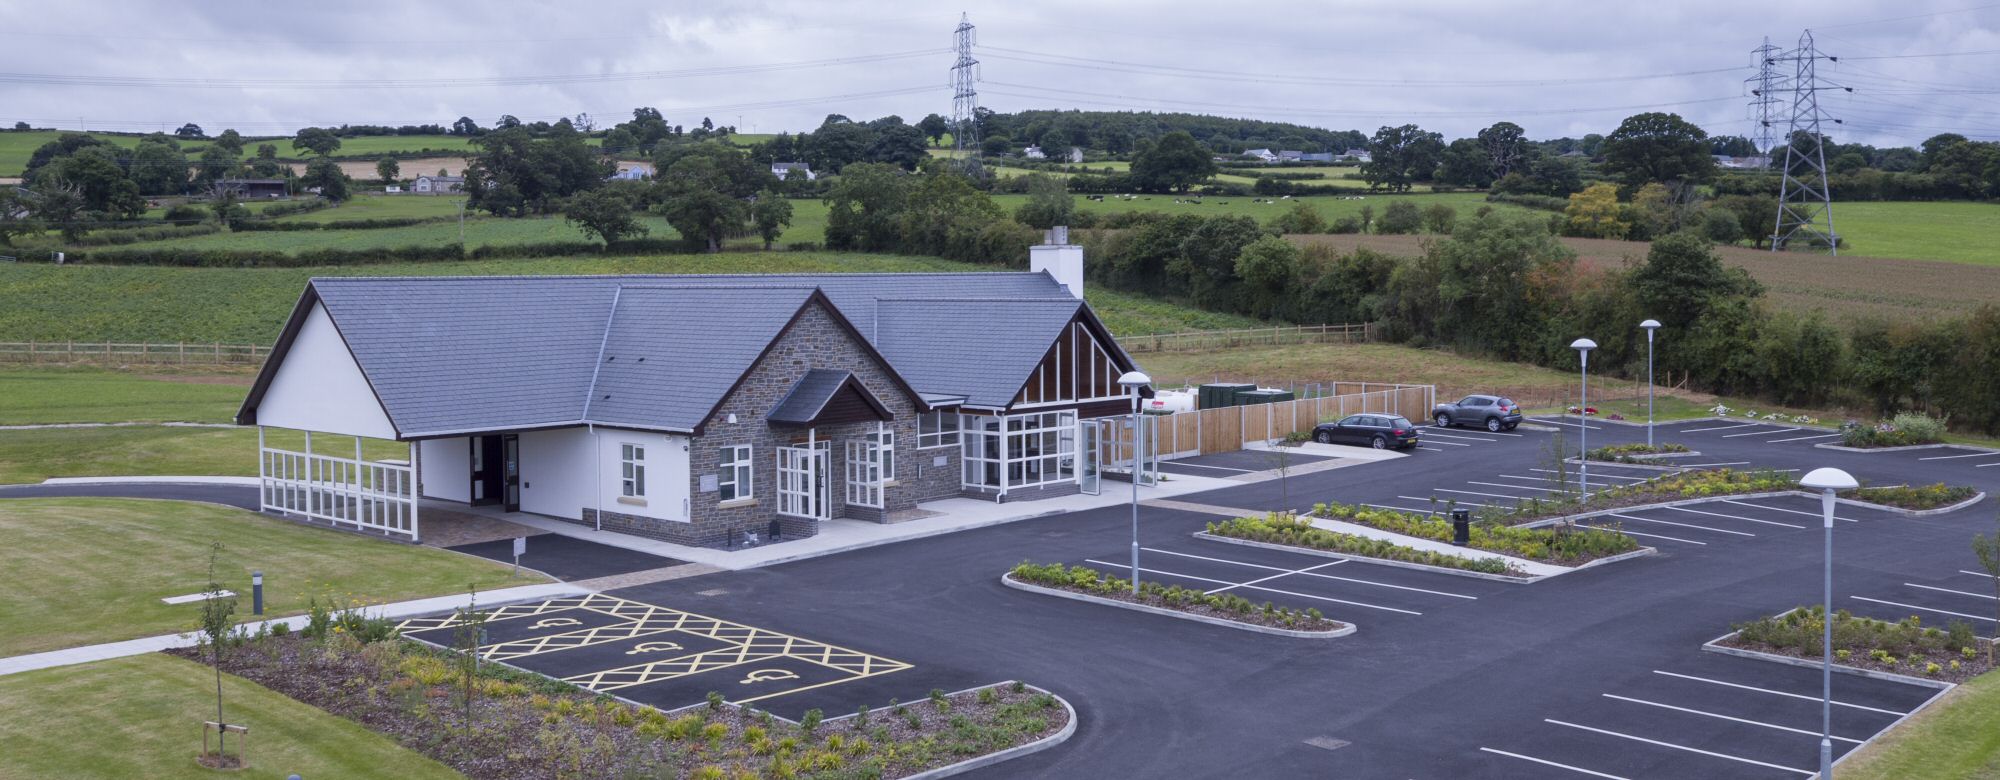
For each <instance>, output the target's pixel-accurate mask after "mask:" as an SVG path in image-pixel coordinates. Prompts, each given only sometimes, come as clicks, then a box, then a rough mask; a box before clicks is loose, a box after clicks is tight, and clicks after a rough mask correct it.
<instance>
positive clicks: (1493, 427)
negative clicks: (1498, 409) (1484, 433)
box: [1486, 417, 1500, 433]
mask: <svg viewBox="0 0 2000 780" xmlns="http://www.w3.org/2000/svg"><path fill="white" fill-rule="evenodd" d="M1486 430H1489V431H1492V432H1494V433H1499V432H1500V418H1498V417H1488V418H1486Z"/></svg>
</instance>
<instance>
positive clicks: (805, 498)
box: [777, 442, 833, 520]
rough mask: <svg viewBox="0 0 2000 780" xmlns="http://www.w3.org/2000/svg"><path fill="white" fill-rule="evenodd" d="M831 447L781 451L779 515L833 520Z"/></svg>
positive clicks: (824, 444)
mask: <svg viewBox="0 0 2000 780" xmlns="http://www.w3.org/2000/svg"><path fill="white" fill-rule="evenodd" d="M826 448H827V443H826V442H819V443H818V445H817V446H813V447H779V448H777V449H778V513H779V514H785V515H791V516H793V517H805V518H811V519H813V520H826V519H829V518H831V517H832V516H833V515H832V508H833V507H832V505H833V485H832V480H831V479H829V475H828V474H827V472H828V471H830V470H831V469H829V468H828V461H829V460H831V459H830V458H829V457H827V455H828V453H827V449H826Z"/></svg>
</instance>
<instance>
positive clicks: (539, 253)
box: [68, 238, 699, 268]
mask: <svg viewBox="0 0 2000 780" xmlns="http://www.w3.org/2000/svg"><path fill="white" fill-rule="evenodd" d="M697 250H699V247H695V246H691V245H690V244H688V243H687V242H684V241H682V240H680V239H665V238H662V239H634V240H631V241H620V242H618V243H616V244H612V245H610V246H608V247H607V246H605V245H603V244H599V243H594V242H589V241H548V242H542V243H534V244H498V245H488V246H480V247H475V248H473V249H471V250H467V249H466V248H465V247H464V245H462V244H457V243H451V244H444V245H441V246H393V247H373V248H368V249H337V248H326V249H307V250H302V251H299V252H283V251H278V250H271V249H200V248H188V247H161V248H152V249H125V250H108V251H93V252H71V253H69V256H68V261H69V262H73V263H95V264H98V265H157V266H177V267H182V268H298V267H305V266H316V265H369V264H376V263H407V262H434V261H449V260H468V259H469V260H485V259H502V258H530V257H567V256H572V255H599V254H656V253H662V252H692V251H697Z"/></svg>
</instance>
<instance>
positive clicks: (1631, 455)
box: [1584, 444, 1689, 463]
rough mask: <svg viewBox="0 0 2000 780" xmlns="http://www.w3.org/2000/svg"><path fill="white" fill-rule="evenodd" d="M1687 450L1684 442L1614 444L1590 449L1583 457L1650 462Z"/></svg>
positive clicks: (1613, 461)
mask: <svg viewBox="0 0 2000 780" xmlns="http://www.w3.org/2000/svg"><path fill="white" fill-rule="evenodd" d="M1688 451H1689V450H1688V448H1687V445H1685V444H1614V445H1612V446H1609V447H1598V448H1597V449H1594V450H1591V451H1590V452H1588V453H1585V455H1584V457H1587V458H1589V459H1591V460H1601V461H1608V462H1611V463H1652V462H1653V460H1654V459H1655V458H1657V457H1659V456H1661V455H1679V454H1683V453H1686V452H1688Z"/></svg>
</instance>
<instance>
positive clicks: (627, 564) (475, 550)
mask: <svg viewBox="0 0 2000 780" xmlns="http://www.w3.org/2000/svg"><path fill="white" fill-rule="evenodd" d="M522 547H523V548H524V551H523V553H522V554H521V558H520V560H519V561H518V563H520V564H521V565H522V566H526V567H528V568H530V569H534V570H535V571H539V572H541V573H543V574H547V575H549V576H551V577H555V578H556V579H559V580H580V579H589V578H592V577H605V576H610V575H614V574H630V573H632V572H635V571H646V570H649V569H661V568H666V567H668V566H677V565H680V564H683V563H686V561H679V560H674V559H672V558H667V557H664V556H659V555H653V554H650V553H643V552H639V551H638V550H628V549H625V548H623V547H613V546H611V545H608V544H600V543H598V542H593V541H589V540H586V539H578V538H576V537H573V536H563V535H562V534H536V535H533V536H529V537H527V541H526V542H525V543H524V544H523V545H522ZM445 549H447V550H451V551H454V552H462V553H465V554H467V555H476V556H479V557H481V558H487V559H490V560H495V561H500V562H502V563H515V562H516V561H515V559H514V540H512V539H499V540H495V541H490V542H474V543H472V544H461V545H458V546H456V547H447V548H445Z"/></svg>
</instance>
